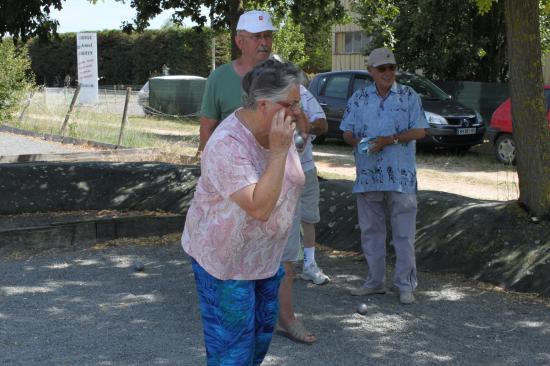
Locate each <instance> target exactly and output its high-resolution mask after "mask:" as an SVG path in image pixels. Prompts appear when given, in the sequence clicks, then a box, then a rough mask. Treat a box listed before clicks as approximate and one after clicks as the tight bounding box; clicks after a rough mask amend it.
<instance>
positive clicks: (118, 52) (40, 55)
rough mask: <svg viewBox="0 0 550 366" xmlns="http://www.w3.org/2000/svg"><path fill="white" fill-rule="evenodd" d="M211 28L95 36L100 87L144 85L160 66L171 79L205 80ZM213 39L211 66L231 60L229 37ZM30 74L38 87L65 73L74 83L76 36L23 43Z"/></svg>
mask: <svg viewBox="0 0 550 366" xmlns="http://www.w3.org/2000/svg"><path fill="white" fill-rule="evenodd" d="M213 35H214V33H213V32H212V31H211V30H210V29H204V30H203V31H202V32H196V31H194V30H193V29H183V28H169V29H162V30H147V31H145V32H143V33H133V34H126V33H123V32H122V31H117V30H110V31H102V32H98V33H97V40H98V68H99V70H98V72H99V77H100V80H99V83H100V85H128V84H138V85H139V84H143V83H145V82H146V81H147V80H148V79H149V78H150V77H152V76H158V75H161V74H162V67H163V65H167V66H168V67H169V68H170V74H171V75H197V76H203V77H206V76H208V74H209V73H210V70H211V68H212V55H211V52H212V51H211V39H212V36H213ZM215 37H216V64H217V65H219V64H222V63H225V62H228V61H229V60H230V59H231V54H230V43H229V33H228V32H225V33H219V34H216V35H215ZM28 47H29V56H30V58H31V61H32V71H33V73H34V74H35V76H36V82H37V83H38V84H45V85H48V86H62V85H64V82H65V78H66V76H67V75H69V76H70V77H71V80H72V85H74V84H75V82H74V81H75V80H76V79H77V64H76V34H75V33H64V34H61V35H60V36H59V38H58V39H55V40H52V41H49V42H41V41H39V40H38V39H33V40H31V41H29V43H28Z"/></svg>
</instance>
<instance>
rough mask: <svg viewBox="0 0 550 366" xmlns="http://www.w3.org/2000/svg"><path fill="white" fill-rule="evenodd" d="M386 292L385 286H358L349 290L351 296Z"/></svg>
mask: <svg viewBox="0 0 550 366" xmlns="http://www.w3.org/2000/svg"><path fill="white" fill-rule="evenodd" d="M385 293H386V288H385V287H375V288H372V287H364V286H361V287H358V288H354V289H353V290H351V291H350V294H351V295H352V296H366V295H383V294H385Z"/></svg>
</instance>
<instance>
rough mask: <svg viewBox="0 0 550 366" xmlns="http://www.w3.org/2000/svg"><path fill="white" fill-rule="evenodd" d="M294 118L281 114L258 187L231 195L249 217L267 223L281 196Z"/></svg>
mask: <svg viewBox="0 0 550 366" xmlns="http://www.w3.org/2000/svg"><path fill="white" fill-rule="evenodd" d="M290 121H291V118H290V117H287V118H285V110H284V109H281V110H280V111H278V112H277V113H276V114H275V116H274V118H273V122H272V124H271V131H270V132H269V150H270V155H269V160H268V162H267V166H266V169H265V172H264V174H263V175H262V176H261V177H260V179H259V180H258V182H257V183H256V184H252V185H249V186H247V187H245V188H243V189H240V190H238V191H237V192H235V193H233V194H232V195H231V199H232V200H233V201H234V202H235V203H236V204H238V205H239V207H241V208H242V209H243V210H244V211H246V213H247V214H249V215H250V216H252V217H254V218H255V219H258V220H261V221H267V219H269V216H270V215H271V212H272V211H273V209H274V208H275V205H276V204H277V200H278V199H279V196H280V195H281V189H282V186H283V178H284V176H285V166H286V160H287V155H288V150H289V148H290V143H291V141H292V137H293V133H294V127H293V126H292V125H291V122H290Z"/></svg>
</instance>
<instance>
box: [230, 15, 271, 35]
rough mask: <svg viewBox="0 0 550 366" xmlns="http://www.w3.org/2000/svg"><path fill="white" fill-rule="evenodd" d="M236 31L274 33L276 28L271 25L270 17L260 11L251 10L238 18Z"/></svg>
mask: <svg viewBox="0 0 550 366" xmlns="http://www.w3.org/2000/svg"><path fill="white" fill-rule="evenodd" d="M237 30H244V31H247V32H250V33H260V32H265V31H276V30H277V28H275V27H274V26H273V23H271V16H270V15H269V14H268V13H266V12H265V11H260V10H251V11H247V12H245V13H243V14H242V15H241V16H240V17H239V22H238V23H237Z"/></svg>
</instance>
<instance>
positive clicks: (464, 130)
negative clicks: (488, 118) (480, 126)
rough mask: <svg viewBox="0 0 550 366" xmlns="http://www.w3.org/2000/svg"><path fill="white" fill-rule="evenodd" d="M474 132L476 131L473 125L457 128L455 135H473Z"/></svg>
mask: <svg viewBox="0 0 550 366" xmlns="http://www.w3.org/2000/svg"><path fill="white" fill-rule="evenodd" d="M474 133H476V129H475V127H471V128H458V129H457V130H456V134H457V135H473V134H474Z"/></svg>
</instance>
